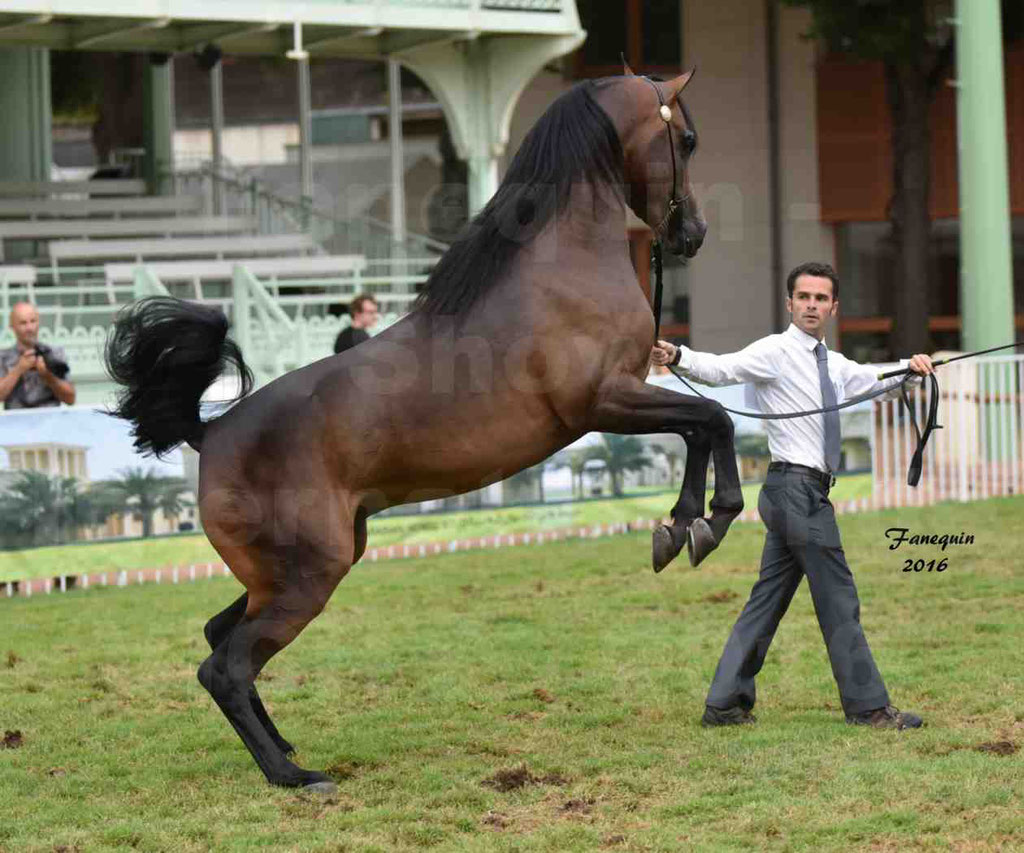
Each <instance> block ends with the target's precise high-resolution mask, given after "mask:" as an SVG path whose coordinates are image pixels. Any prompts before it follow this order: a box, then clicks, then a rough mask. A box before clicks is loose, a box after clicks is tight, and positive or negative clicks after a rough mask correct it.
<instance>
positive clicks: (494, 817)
mask: <svg viewBox="0 0 1024 853" xmlns="http://www.w3.org/2000/svg"><path fill="white" fill-rule="evenodd" d="M480 822H481V823H482V824H483V825H484V826H489V827H490V828H491V829H496V830H498V831H499V832H500V831H501V830H503V829H507V828H508V825H509V824H510V823H511V821H510V820H509V819H508V818H507V817H506V816H505V815H503V814H502V813H501V812H487V814H485V815H484V816H483V820H481V821H480Z"/></svg>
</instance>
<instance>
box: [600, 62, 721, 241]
mask: <svg viewBox="0 0 1024 853" xmlns="http://www.w3.org/2000/svg"><path fill="white" fill-rule="evenodd" d="M625 72H626V76H625V77H623V78H621V80H622V82H621V84H620V85H618V86H614V87H610V89H609V90H608V97H609V100H610V101H612V102H613V103H606V105H605V106H606V109H608V108H609V107H610V108H611V109H609V113H610V114H611V115H612V120H613V122H614V123H615V126H616V129H617V130H618V132H619V138H620V139H621V141H622V149H623V154H624V156H625V181H626V186H627V189H628V192H629V198H628V201H629V206H630V207H631V208H632V209H633V211H634V212H635V213H636V214H637V216H639V217H640V218H641V219H643V220H644V222H646V223H647V224H648V225H650V226H651V228H652V229H653V230H654V233H655V236H656V238H657V239H659V240H661V241H662V242H663V243H664V245H665V247H666V248H667V249H668V250H669V251H670V252H672V254H674V255H683V256H685V257H687V258H692V257H693V256H694V255H696V254H697V250H698V249H700V247H701V243H703V242H704V234H705V233H706V232H707V223H706V222H705V221H704V218H703V217H702V216H701V215H700V211H699V210H698V207H697V200H696V198H694V195H693V189H692V188H691V186H690V168H689V167H690V157H691V155H692V154H693V152H694V151H695V150H696V148H697V133H696V130H695V129H694V127H693V122H692V120H691V118H690V115H689V112H688V111H687V110H686V108H685V107H684V106H683V102H682V100H681V98H680V94H681V93H682V91H683V89H684V88H685V87H686V84H687V83H689V82H690V78H691V77H692V76H693V73H694V72H693V70H691V71H688V72H686V73H685V74H682V75H680V76H679V77H676V78H675V79H674V80H665V81H658V80H652V79H651V78H649V77H637V76H636V75H634V74H633V72H632V71H631V70H630V68H629V66H628V65H627V66H626V67H625Z"/></svg>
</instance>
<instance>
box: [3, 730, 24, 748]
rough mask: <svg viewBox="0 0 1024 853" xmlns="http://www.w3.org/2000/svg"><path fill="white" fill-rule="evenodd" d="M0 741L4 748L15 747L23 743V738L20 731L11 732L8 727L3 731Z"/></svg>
mask: <svg viewBox="0 0 1024 853" xmlns="http://www.w3.org/2000/svg"><path fill="white" fill-rule="evenodd" d="M0 743H2V744H3V748H4V749H17V748H18V747H20V746H23V745H24V743H25V738H24V737H22V735H21V732H20V731H13V732H12V731H11V730H10V729H8V730H7V731H5V732H4V739H3V741H0Z"/></svg>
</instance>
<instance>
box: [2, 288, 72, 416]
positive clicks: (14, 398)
mask: <svg viewBox="0 0 1024 853" xmlns="http://www.w3.org/2000/svg"><path fill="white" fill-rule="evenodd" d="M11 329H12V331H13V332H14V337H15V338H16V343H15V345H14V346H13V347H10V348H9V349H4V350H0V400H3V402H4V408H5V409H36V408H40V407H42V406H59V405H60V404H61V403H66V404H67V405H69V406H70V405H72V404H73V403H74V402H75V386H74V385H72V384H71V383H70V382H69V381H68V380H67V379H66V377H67V375H68V372H69V368H68V364H67V361H66V360H65V356H64V350H62V349H61V348H60V347H49V346H47V345H46V344H43V343H40V342H39V340H38V337H39V312H38V311H36V307H35V306H34V305H32V304H31V303H29V302H18V303H17V304H16V305H15V306H14V307H13V308H12V309H11Z"/></svg>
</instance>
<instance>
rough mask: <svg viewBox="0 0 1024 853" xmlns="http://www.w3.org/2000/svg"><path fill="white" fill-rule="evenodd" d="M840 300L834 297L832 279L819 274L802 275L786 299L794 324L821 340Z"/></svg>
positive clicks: (787, 308)
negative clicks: (791, 293) (827, 322)
mask: <svg viewBox="0 0 1024 853" xmlns="http://www.w3.org/2000/svg"><path fill="white" fill-rule="evenodd" d="M838 308H839V300H838V299H833V298H832V280H831V279H828V278H825V277H824V276H818V275H802V276H799V277H798V278H797V280H796V281H795V282H794V283H793V295H792V297H788V298H787V299H786V310H787V311H789V313H790V315H791V316H792V318H793V324H794V325H795V326H796V327H797V328H798V329H800V330H801V331H803V332H806V333H807V334H808V335H813V336H814V337H816V338H817V339H818V340H821V339H822V338H823V337H824V335H825V323H826V321H827V320H828V318H829V317H834V316H835V314H836V309H838Z"/></svg>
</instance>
